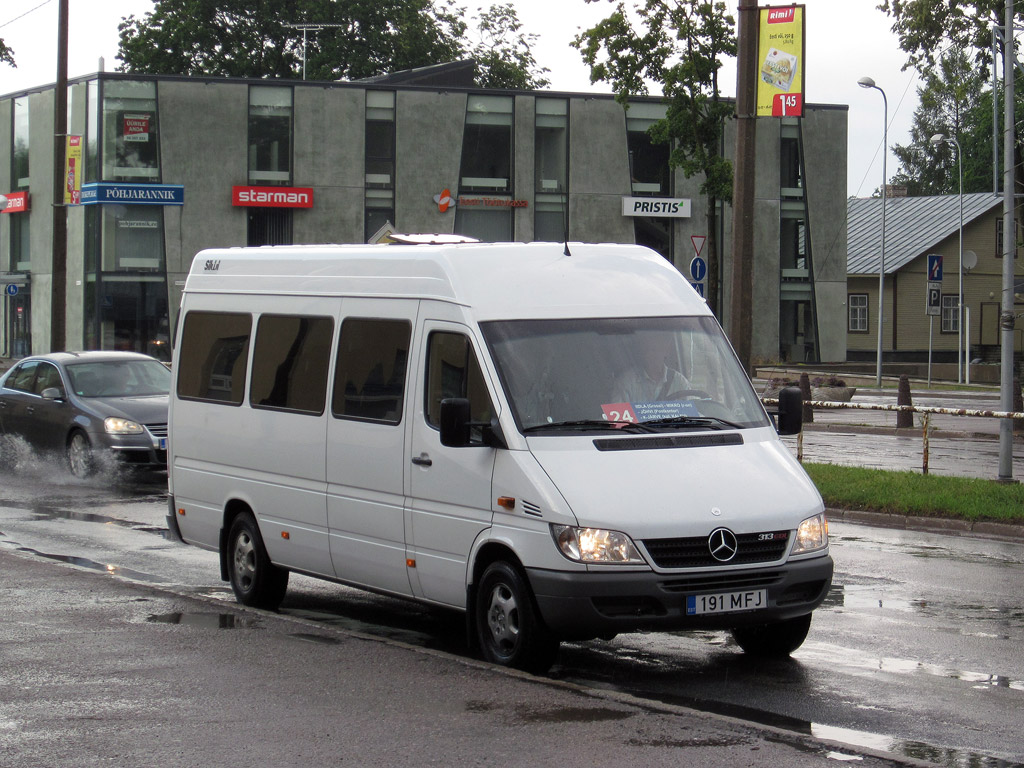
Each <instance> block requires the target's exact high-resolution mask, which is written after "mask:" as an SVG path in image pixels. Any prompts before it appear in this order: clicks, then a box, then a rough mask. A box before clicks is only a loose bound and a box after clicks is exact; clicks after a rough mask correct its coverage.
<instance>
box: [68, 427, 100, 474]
mask: <svg viewBox="0 0 1024 768" xmlns="http://www.w3.org/2000/svg"><path fill="white" fill-rule="evenodd" d="M67 459H68V469H70V470H71V474H72V475H74V476H75V477H77V478H80V479H85V478H87V477H89V476H90V475H91V474H93V472H95V471H96V457H95V456H94V455H93V451H92V443H91V442H89V436H88V435H87V434H85V432H83V431H82V430H80V429H76V430H75V431H74V432H72V433H71V434H70V435H68V444H67Z"/></svg>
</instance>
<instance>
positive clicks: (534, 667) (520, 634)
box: [475, 560, 558, 674]
mask: <svg viewBox="0 0 1024 768" xmlns="http://www.w3.org/2000/svg"><path fill="white" fill-rule="evenodd" d="M475 613H476V615H475V619H476V634H477V640H478V642H479V644H480V650H481V652H482V653H483V656H484V658H485V659H486V660H487V661H490V662H492V663H494V664H500V665H502V666H504V667H513V668H515V669H522V670H525V671H527V672H534V673H537V674H540V673H543V672H546V671H547V670H548V669H549V668H550V667H551V665H552V664H553V663H554V661H555V657H556V656H557V655H558V640H557V639H556V638H555V637H554V636H553V635H552V634H551V633H550V632H549V631H548V629H547V627H545V626H544V624H543V622H542V621H541V618H540V615H539V613H538V612H537V608H536V605H535V604H534V600H533V593H532V592H531V591H530V587H529V584H527V582H526V578H525V577H524V576H523V575H522V573H521V572H520V571H519V569H518V568H516V567H515V566H513V565H511V564H510V563H507V562H505V561H504V560H499V561H497V562H494V563H491V564H490V565H489V566H487V569H486V570H485V571H484V573H483V576H481V577H480V584H479V586H478V588H477V591H476V606H475Z"/></svg>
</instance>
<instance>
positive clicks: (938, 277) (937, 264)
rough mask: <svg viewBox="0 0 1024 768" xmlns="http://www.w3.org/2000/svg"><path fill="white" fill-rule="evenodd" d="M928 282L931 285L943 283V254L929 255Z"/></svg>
mask: <svg viewBox="0 0 1024 768" xmlns="http://www.w3.org/2000/svg"><path fill="white" fill-rule="evenodd" d="M928 282H929V283H941V282H942V254H941V253H929V254H928Z"/></svg>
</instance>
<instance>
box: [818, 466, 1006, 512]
mask: <svg viewBox="0 0 1024 768" xmlns="http://www.w3.org/2000/svg"><path fill="white" fill-rule="evenodd" d="M804 469H806V470H807V474H809V475H810V476H811V479H812V480H813V481H814V483H815V485H817V486H818V490H819V491H820V492H821V495H822V498H824V500H825V505H826V506H828V507H833V508H838V509H859V510H869V511H873V512H887V513H890V514H897V515H916V516H919V517H944V518H952V519H957V520H970V521H980V520H993V521H998V522H1003V523H1021V524H1024V485H1022V484H1020V483H1000V482H997V481H995V480H984V479H979V478H972V477H949V476H945V475H922V474H921V473H920V472H889V471H886V470H883V469H865V468H863V467H846V466H840V465H837V464H813V463H805V464H804Z"/></svg>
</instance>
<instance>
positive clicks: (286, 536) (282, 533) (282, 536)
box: [281, 531, 292, 539]
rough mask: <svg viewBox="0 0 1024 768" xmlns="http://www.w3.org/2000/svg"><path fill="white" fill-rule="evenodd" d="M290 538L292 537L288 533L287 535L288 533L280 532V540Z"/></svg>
mask: <svg viewBox="0 0 1024 768" xmlns="http://www.w3.org/2000/svg"><path fill="white" fill-rule="evenodd" d="M291 537H292V535H291V534H290V533H288V531H281V538H282V539H290V538H291Z"/></svg>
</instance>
